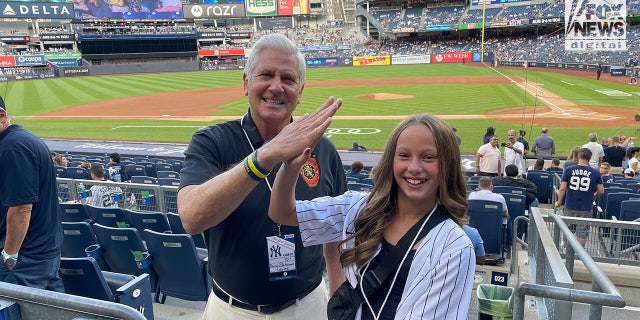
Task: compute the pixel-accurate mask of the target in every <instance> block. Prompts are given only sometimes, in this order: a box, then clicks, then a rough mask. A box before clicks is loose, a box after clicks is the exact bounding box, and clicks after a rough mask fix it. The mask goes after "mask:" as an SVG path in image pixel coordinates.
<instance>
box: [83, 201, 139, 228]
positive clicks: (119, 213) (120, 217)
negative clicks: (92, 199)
mask: <svg viewBox="0 0 640 320" xmlns="http://www.w3.org/2000/svg"><path fill="white" fill-rule="evenodd" d="M87 212H88V213H89V217H91V220H93V222H94V223H99V224H101V225H103V226H106V227H112V228H120V227H127V226H128V224H129V222H128V221H127V218H126V216H125V214H124V211H123V210H122V209H121V208H113V207H109V208H106V207H94V206H90V205H87Z"/></svg>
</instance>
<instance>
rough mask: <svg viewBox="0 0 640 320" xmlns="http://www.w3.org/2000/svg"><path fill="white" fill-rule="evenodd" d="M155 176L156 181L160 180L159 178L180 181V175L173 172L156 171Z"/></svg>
mask: <svg viewBox="0 0 640 320" xmlns="http://www.w3.org/2000/svg"><path fill="white" fill-rule="evenodd" d="M157 176H158V179H161V178H173V179H180V174H179V173H177V172H175V171H158V174H157Z"/></svg>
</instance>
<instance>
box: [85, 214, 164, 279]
mask: <svg viewBox="0 0 640 320" xmlns="http://www.w3.org/2000/svg"><path fill="white" fill-rule="evenodd" d="M93 231H94V232H95V233H96V237H97V238H98V242H99V243H100V246H101V247H102V256H103V257H104V261H105V262H106V263H107V265H108V266H109V269H110V270H111V271H113V272H118V273H124V274H131V275H141V274H143V273H147V274H149V278H150V280H151V286H152V287H153V288H155V284H156V280H157V276H156V274H155V272H154V271H153V269H152V268H151V267H148V268H138V265H137V263H136V259H135V256H134V254H135V253H146V252H147V249H146V247H145V246H144V244H143V242H142V238H141V237H140V233H139V232H138V229H136V228H111V227H105V226H103V225H100V224H98V223H94V224H93Z"/></svg>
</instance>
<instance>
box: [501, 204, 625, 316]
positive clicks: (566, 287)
mask: <svg viewBox="0 0 640 320" xmlns="http://www.w3.org/2000/svg"><path fill="white" fill-rule="evenodd" d="M563 218H564V217H560V216H558V215H555V214H549V217H548V218H547V219H548V220H550V221H552V222H553V223H554V226H553V230H554V235H553V236H552V235H551V232H550V231H549V227H548V226H547V222H546V221H545V218H544V217H543V215H542V214H541V213H540V211H539V210H538V208H532V211H531V213H530V216H529V227H528V232H527V233H528V242H527V243H528V255H529V258H530V259H531V260H534V262H535V263H534V264H533V266H535V270H534V272H533V277H534V281H535V284H532V283H526V282H521V283H519V284H518V286H517V288H516V290H515V291H514V298H513V319H516V320H520V319H523V318H524V302H525V295H531V296H536V297H541V298H543V301H544V304H545V308H546V311H547V313H548V319H551V320H553V319H556V318H557V319H571V315H572V303H573V302H581V303H588V304H590V313H589V319H600V318H601V317H602V306H609V307H616V308H623V307H625V305H626V303H625V301H624V299H623V298H622V296H621V295H620V292H619V291H618V289H617V288H616V286H615V285H614V284H613V283H612V282H611V280H609V278H608V277H607V276H606V274H604V272H603V271H602V270H600V268H599V267H598V266H597V265H596V264H595V261H594V260H593V259H592V258H591V256H590V255H589V254H588V253H587V251H586V250H585V249H584V248H582V246H581V245H580V243H579V242H578V240H577V239H576V238H575V237H574V235H573V233H572V232H571V230H570V229H569V227H568V226H567V225H566V224H565V222H564V221H563ZM584 220H593V219H584ZM514 225H515V224H514ZM514 229H517V227H516V228H514ZM516 231H517V230H514V233H515V232H516ZM561 235H562V236H563V237H565V238H566V242H567V252H566V254H565V258H566V262H565V261H563V259H562V256H561V254H560V252H559V251H558V249H557V245H558V241H559V238H560V236H561ZM575 255H577V256H578V258H579V259H580V260H581V261H582V263H583V264H584V265H585V267H586V268H587V270H588V271H589V273H590V274H591V276H592V279H593V281H592V288H593V291H585V290H577V289H574V288H573V280H572V274H573V265H574V258H575ZM512 259H513V257H512ZM511 267H512V270H514V269H515V268H514V266H513V262H512V266H511Z"/></svg>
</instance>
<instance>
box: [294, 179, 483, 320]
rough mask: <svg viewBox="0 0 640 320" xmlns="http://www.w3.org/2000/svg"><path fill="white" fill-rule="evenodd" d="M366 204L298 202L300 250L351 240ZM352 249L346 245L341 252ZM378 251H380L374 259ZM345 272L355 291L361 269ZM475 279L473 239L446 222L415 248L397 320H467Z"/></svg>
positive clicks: (343, 199)
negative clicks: (354, 226) (355, 222)
mask: <svg viewBox="0 0 640 320" xmlns="http://www.w3.org/2000/svg"><path fill="white" fill-rule="evenodd" d="M366 199H367V194H366V193H361V192H352V191H347V192H346V193H345V194H343V195H341V196H338V197H322V198H317V199H314V200H308V201H296V212H297V215H298V221H299V223H300V234H301V236H302V241H303V243H304V245H305V246H310V245H317V244H322V243H327V242H334V241H339V240H342V239H345V238H346V237H347V235H351V234H352V233H353V232H354V228H353V224H354V221H355V218H356V216H357V215H358V213H359V212H360V210H361V209H362V207H364V204H365V202H366ZM353 245H354V243H353V241H350V242H349V243H347V244H346V245H345V247H353ZM378 252H380V247H378V251H376V255H377V254H378ZM344 271H345V274H346V276H347V279H348V280H349V283H351V285H352V286H353V287H355V286H356V284H357V281H358V278H359V274H360V273H359V272H360V270H356V268H355V265H349V266H347V267H345V268H344ZM474 274H475V254H474V251H473V245H472V243H471V240H469V238H468V237H467V236H466V234H465V233H464V231H463V230H462V228H460V227H459V226H458V225H457V224H456V223H455V222H453V220H451V219H447V220H445V221H444V222H442V223H440V224H438V225H437V226H435V227H434V228H433V229H432V230H431V231H430V232H429V233H428V234H427V236H426V237H425V238H424V239H423V241H422V242H421V244H420V246H419V247H418V249H417V251H416V253H415V256H414V259H413V262H412V264H411V268H410V269H409V275H408V278H407V283H406V285H405V288H404V291H403V292H402V299H401V301H400V304H399V305H398V309H397V310H396V316H395V319H396V320H400V319H403V320H404V319H406V320H408V319H467V315H468V312H469V303H470V301H471V292H472V290H473V277H474ZM360 313H361V310H360V311H358V314H357V316H356V320H359V319H360Z"/></svg>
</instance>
